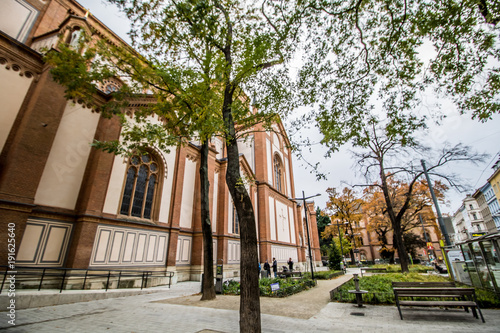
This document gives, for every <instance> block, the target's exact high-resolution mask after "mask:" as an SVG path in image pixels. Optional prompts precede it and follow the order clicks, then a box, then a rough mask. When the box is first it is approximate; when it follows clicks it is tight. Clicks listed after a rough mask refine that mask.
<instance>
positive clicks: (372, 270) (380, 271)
mask: <svg viewBox="0 0 500 333" xmlns="http://www.w3.org/2000/svg"><path fill="white" fill-rule="evenodd" d="M363 271H364V272H365V273H368V272H379V273H383V272H387V268H375V267H360V268H359V273H360V274H361V277H363Z"/></svg>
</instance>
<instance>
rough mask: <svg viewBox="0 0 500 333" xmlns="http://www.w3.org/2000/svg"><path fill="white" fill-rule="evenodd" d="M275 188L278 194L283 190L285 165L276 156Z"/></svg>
mask: <svg viewBox="0 0 500 333" xmlns="http://www.w3.org/2000/svg"><path fill="white" fill-rule="evenodd" d="M274 186H275V188H276V190H278V192H282V190H283V165H282V163H281V159H280V158H279V157H278V155H275V156H274Z"/></svg>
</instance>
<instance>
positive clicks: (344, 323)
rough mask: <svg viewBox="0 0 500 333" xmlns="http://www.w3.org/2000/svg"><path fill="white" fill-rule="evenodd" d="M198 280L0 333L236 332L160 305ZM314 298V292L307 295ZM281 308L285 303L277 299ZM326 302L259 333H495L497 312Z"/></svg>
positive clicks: (208, 313) (75, 307)
mask: <svg viewBox="0 0 500 333" xmlns="http://www.w3.org/2000/svg"><path fill="white" fill-rule="evenodd" d="M199 290H200V283H199V282H182V283H178V284H176V285H173V286H172V288H171V289H170V290H165V291H159V292H156V293H152V294H146V295H139V296H128V297H120V298H113V299H104V300H97V301H90V302H81V303H75V304H66V305H57V306H47V307H41V308H32V309H26V310H17V311H16V326H12V325H10V324H9V323H8V322H7V321H8V320H9V318H8V317H7V312H0V333H1V332H50V333H57V332H71V333H78V332H153V331H155V332H192V333H195V332H228V333H229V332H238V331H239V323H238V317H239V314H238V309H233V310H226V309H214V308H207V307H199V306H186V305H178V304H169V303H160V302H157V301H161V300H165V299H168V298H176V297H180V296H186V295H191V294H194V293H198V292H199ZM311 295H314V294H311ZM282 301H283V303H282V306H284V307H286V302H287V299H286V298H285V299H282ZM403 311H404V312H403V315H404V316H405V320H400V319H399V315H398V311H397V308H396V307H395V306H370V305H368V306H366V307H365V308H358V307H356V306H354V305H353V304H345V303H328V304H327V305H326V306H324V307H323V308H322V309H321V310H320V311H319V312H318V313H317V314H315V315H313V316H312V317H310V318H309V319H300V318H291V317H287V316H283V315H281V316H278V315H269V314H262V331H263V332H333V331H341V332H384V333H387V332H391V331H393V332H395V331H396V330H397V331H405V332H496V333H498V332H500V316H499V314H500V311H499V310H483V315H484V317H485V320H486V323H485V324H483V323H482V322H481V321H480V320H477V319H475V318H474V317H473V316H472V314H471V313H464V311H463V310H441V309H425V310H424V309H422V310H419V309H403Z"/></svg>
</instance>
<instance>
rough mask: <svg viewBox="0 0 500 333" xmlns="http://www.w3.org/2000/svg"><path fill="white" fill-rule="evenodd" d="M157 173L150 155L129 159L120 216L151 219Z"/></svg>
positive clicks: (156, 186)
mask: <svg viewBox="0 0 500 333" xmlns="http://www.w3.org/2000/svg"><path fill="white" fill-rule="evenodd" d="M158 173H159V168H158V164H157V163H156V162H155V161H154V158H153V156H152V155H151V154H149V153H146V154H143V155H142V156H137V155H135V156H132V157H131V158H130V160H129V163H128V170H127V178H126V181H125V187H124V190H123V197H122V205H121V208H120V214H122V215H127V216H134V217H139V218H144V219H151V217H152V210H153V204H154V201H155V193H156V191H155V190H156V189H157V188H158V179H159V177H158Z"/></svg>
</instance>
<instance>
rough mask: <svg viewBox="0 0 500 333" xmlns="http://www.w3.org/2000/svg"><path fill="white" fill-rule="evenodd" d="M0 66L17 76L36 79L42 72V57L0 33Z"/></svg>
mask: <svg viewBox="0 0 500 333" xmlns="http://www.w3.org/2000/svg"><path fill="white" fill-rule="evenodd" d="M0 65H1V66H3V67H5V68H6V69H7V70H12V71H14V72H18V73H19V76H23V77H25V78H28V79H31V78H35V80H37V79H38V77H39V75H40V73H41V72H42V71H43V67H44V66H43V61H42V56H41V54H39V53H38V52H36V51H33V50H32V49H31V48H29V47H27V46H25V45H24V44H22V43H20V42H18V41H17V40H15V39H13V38H11V37H9V36H7V35H5V34H4V33H3V32H1V31H0Z"/></svg>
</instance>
